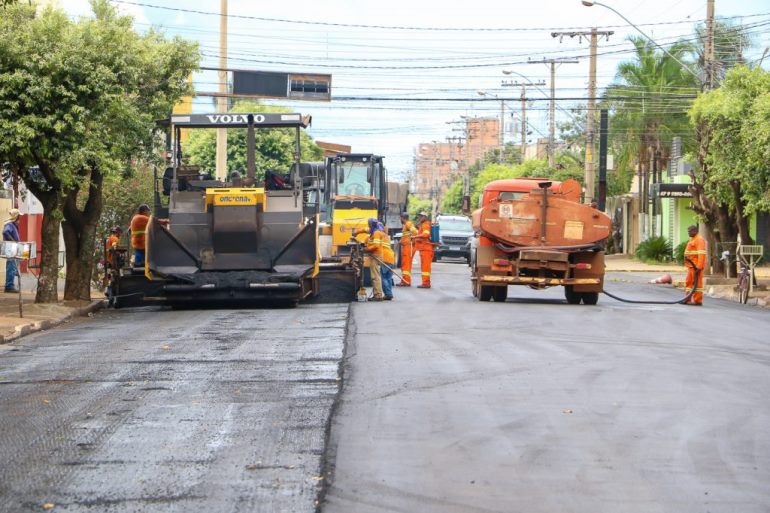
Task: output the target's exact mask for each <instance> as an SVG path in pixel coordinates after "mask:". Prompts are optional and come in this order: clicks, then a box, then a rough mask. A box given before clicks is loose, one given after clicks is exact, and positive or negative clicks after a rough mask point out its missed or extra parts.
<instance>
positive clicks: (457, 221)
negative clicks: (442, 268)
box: [433, 214, 473, 263]
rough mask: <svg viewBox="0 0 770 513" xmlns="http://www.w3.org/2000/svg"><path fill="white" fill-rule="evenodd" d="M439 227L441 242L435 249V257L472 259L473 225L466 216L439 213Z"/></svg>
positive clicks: (437, 217)
mask: <svg viewBox="0 0 770 513" xmlns="http://www.w3.org/2000/svg"><path fill="white" fill-rule="evenodd" d="M436 222H437V223H438V227H439V243H438V245H437V246H436V249H435V250H434V253H433V254H434V257H433V258H434V259H435V260H439V259H441V258H442V257H458V258H464V259H465V261H466V262H468V263H470V261H471V239H472V238H473V225H471V220H470V218H469V217H466V216H457V215H448V214H439V215H437V216H436Z"/></svg>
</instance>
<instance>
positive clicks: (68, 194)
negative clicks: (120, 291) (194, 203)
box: [0, 0, 199, 302]
mask: <svg viewBox="0 0 770 513" xmlns="http://www.w3.org/2000/svg"><path fill="white" fill-rule="evenodd" d="M92 7H93V11H94V16H93V17H92V18H83V19H79V20H75V21H72V20H70V19H69V18H68V17H67V16H66V14H64V13H63V12H61V11H59V10H56V9H53V8H47V9H45V10H43V11H41V12H40V14H36V13H35V9H34V8H32V7H29V6H25V5H21V4H16V5H10V6H6V7H5V8H4V10H3V16H0V160H3V161H8V162H9V163H10V164H11V167H12V168H13V169H15V170H16V171H17V172H18V173H19V176H20V177H21V178H22V179H23V180H24V182H25V185H26V186H27V188H28V189H29V190H30V191H31V192H32V193H33V194H35V196H36V197H37V198H38V199H40V201H41V202H42V204H43V207H44V210H45V212H44V217H43V250H42V258H41V263H40V265H41V275H40V280H39V284H38V291H37V297H36V301H38V302H52V301H56V300H57V299H58V294H57V286H56V281H57V274H58V265H57V261H58V251H59V243H58V236H59V224H60V222H61V221H62V220H64V221H65V222H64V224H63V225H62V226H63V229H64V238H65V245H66V250H67V264H68V265H67V281H66V283H65V299H87V298H88V297H89V293H90V286H89V283H90V277H91V273H92V269H93V267H92V266H91V265H90V262H91V261H92V255H93V254H94V252H95V250H96V248H95V242H96V240H97V235H96V233H95V232H96V228H97V224H98V220H99V217H100V215H101V212H102V208H103V196H102V193H103V184H104V181H105V180H106V179H108V178H109V177H110V176H112V175H115V174H119V173H126V172H127V169H129V163H130V162H131V161H134V162H136V161H139V160H142V159H147V158H150V157H151V155H153V154H154V153H155V150H156V148H157V147H158V146H159V145H160V144H162V143H163V140H162V138H157V137H155V136H154V135H153V128H154V122H155V120H156V119H159V118H164V117H167V116H168V114H169V112H170V111H171V107H172V106H173V104H174V103H175V102H176V101H177V100H178V99H179V98H180V97H181V96H183V95H184V94H185V93H187V92H188V87H189V86H188V85H187V82H186V79H187V77H188V75H189V74H190V72H191V71H192V70H193V69H195V68H196V67H197V62H198V59H199V55H198V51H197V47H196V46H195V45H194V44H191V43H187V42H184V41H182V40H180V39H174V40H171V41H169V40H166V39H165V38H164V36H163V35H162V34H161V33H158V32H156V31H153V30H150V31H148V32H146V33H145V34H143V35H139V34H137V33H136V32H135V31H134V30H133V28H132V24H133V20H132V18H130V17H127V16H120V15H118V14H117V12H116V10H115V9H114V8H113V7H112V6H111V5H110V4H109V3H108V2H107V0H93V1H92ZM32 166H37V170H36V171H34V172H33V171H31V167H32Z"/></svg>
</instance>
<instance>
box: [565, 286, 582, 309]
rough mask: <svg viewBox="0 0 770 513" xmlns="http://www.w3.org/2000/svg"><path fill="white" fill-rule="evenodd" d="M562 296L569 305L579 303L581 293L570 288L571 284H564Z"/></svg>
mask: <svg viewBox="0 0 770 513" xmlns="http://www.w3.org/2000/svg"><path fill="white" fill-rule="evenodd" d="M564 298H565V299H566V300H567V303H568V304H570V305H579V304H580V300H581V299H582V294H580V292H575V290H574V289H573V288H572V285H565V286H564Z"/></svg>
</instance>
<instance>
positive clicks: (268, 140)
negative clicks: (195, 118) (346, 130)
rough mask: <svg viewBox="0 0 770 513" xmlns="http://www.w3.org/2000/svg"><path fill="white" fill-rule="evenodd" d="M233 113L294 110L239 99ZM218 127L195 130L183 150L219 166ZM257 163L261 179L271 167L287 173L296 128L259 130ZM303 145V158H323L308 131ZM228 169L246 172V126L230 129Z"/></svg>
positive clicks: (198, 162)
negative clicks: (216, 128)
mask: <svg viewBox="0 0 770 513" xmlns="http://www.w3.org/2000/svg"><path fill="white" fill-rule="evenodd" d="M231 112H292V110H291V109H288V108H286V107H280V106H268V105H263V104H261V103H259V102H255V101H239V102H236V103H235V104H234V105H233V108H232V109H231ZM216 133H217V132H216V130H214V129H212V130H194V131H192V132H191V133H190V140H189V142H188V143H187V147H186V148H183V153H185V154H187V155H188V156H189V158H190V163H191V164H195V165H199V166H201V167H202V168H203V169H207V170H211V171H212V172H213V171H214V169H215V168H216V146H217V145H216ZM254 135H255V138H254V140H255V145H256V152H255V164H256V168H257V173H256V178H257V181H259V180H262V179H263V178H264V176H265V171H267V170H279V171H281V172H285V171H286V170H288V168H289V166H290V165H291V164H292V163H293V162H294V130H292V129H285V130H284V129H282V130H255V134H254ZM300 146H301V151H302V160H303V161H312V160H320V159H321V158H322V156H323V150H322V149H321V148H320V147H318V145H316V144H315V142H313V139H312V138H311V137H310V136H309V135H308V134H306V133H305V132H304V131H303V132H301V134H300ZM227 170H228V175H229V174H230V173H232V172H233V171H237V172H239V173H240V174H241V175H242V176H245V175H246V129H237V130H228V132H227Z"/></svg>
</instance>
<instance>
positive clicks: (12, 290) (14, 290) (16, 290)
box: [5, 289, 19, 294]
mask: <svg viewBox="0 0 770 513" xmlns="http://www.w3.org/2000/svg"><path fill="white" fill-rule="evenodd" d="M5 291H6V292H7V293H8V294H18V293H19V289H5Z"/></svg>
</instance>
